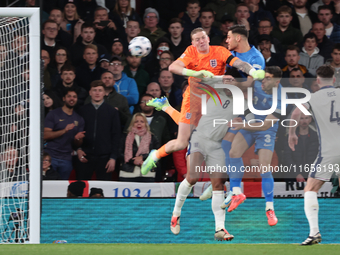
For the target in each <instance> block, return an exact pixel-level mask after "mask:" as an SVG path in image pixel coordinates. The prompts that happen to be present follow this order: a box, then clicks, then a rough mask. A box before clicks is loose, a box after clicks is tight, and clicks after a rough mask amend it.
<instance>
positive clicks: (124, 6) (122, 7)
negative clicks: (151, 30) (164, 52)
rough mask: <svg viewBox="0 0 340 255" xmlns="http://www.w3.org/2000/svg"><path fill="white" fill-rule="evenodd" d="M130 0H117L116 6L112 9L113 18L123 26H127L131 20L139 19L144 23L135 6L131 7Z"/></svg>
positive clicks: (140, 22)
mask: <svg viewBox="0 0 340 255" xmlns="http://www.w3.org/2000/svg"><path fill="white" fill-rule="evenodd" d="M130 2H131V1H130V0H117V1H116V6H115V8H114V9H113V11H112V14H111V15H112V16H111V17H112V20H113V21H114V22H115V23H116V24H117V25H118V26H119V27H121V28H123V29H125V28H126V27H127V22H128V21H129V20H135V21H138V23H139V24H142V20H141V18H140V17H139V15H138V13H137V12H136V11H135V9H134V8H132V7H131V3H130Z"/></svg>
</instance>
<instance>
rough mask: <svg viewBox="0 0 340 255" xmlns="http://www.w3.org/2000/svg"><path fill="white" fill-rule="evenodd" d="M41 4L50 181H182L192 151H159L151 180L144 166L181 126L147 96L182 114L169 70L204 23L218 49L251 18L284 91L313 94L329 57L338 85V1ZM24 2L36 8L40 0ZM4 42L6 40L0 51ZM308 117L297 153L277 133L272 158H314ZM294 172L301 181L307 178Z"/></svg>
mask: <svg viewBox="0 0 340 255" xmlns="http://www.w3.org/2000/svg"><path fill="white" fill-rule="evenodd" d="M43 4H44V5H43V8H42V12H43V13H42V15H41V17H42V25H41V58H42V60H43V62H44V95H43V100H44V105H45V119H44V140H45V153H44V157H43V176H44V179H46V180H51V179H52V180H53V179H63V180H68V179H79V180H91V179H93V180H120V181H148V182H150V181H151V182H154V181H182V180H183V178H184V177H185V174H186V163H185V150H184V151H180V152H176V153H173V154H172V155H170V156H168V157H166V158H164V159H162V160H161V161H160V162H159V164H158V166H157V168H155V170H154V172H150V173H149V174H148V175H147V176H142V175H141V172H140V166H141V164H142V163H143V160H145V159H146V157H147V155H148V153H149V152H150V150H151V149H158V148H159V147H160V145H162V144H165V143H166V142H168V141H169V140H170V139H174V138H175V137H176V134H177V125H176V124H175V123H174V122H173V121H172V120H171V118H170V117H169V116H168V115H167V114H165V113H164V112H159V111H156V110H155V109H154V108H153V107H149V106H147V105H146V102H147V101H148V100H150V99H151V98H153V97H161V96H166V97H167V98H168V99H169V102H170V104H171V105H172V106H174V107H176V108H177V109H178V110H180V105H181V101H182V93H183V92H184V89H185V88H186V85H187V80H186V79H184V77H182V76H178V75H174V74H172V73H171V72H169V70H168V67H169V65H170V64H171V63H172V62H173V61H174V60H176V59H177V58H178V57H180V56H181V54H182V53H183V52H184V50H185V49H186V47H188V46H189V45H191V40H190V32H191V31H192V30H193V29H194V28H197V27H202V28H203V29H204V30H205V31H206V33H207V34H208V36H209V38H210V44H211V45H221V46H223V47H228V45H227V43H226V38H227V33H228V29H229V27H231V26H232V25H235V24H241V25H244V26H245V27H246V28H247V30H248V31H249V38H248V39H249V43H250V44H251V45H254V46H255V47H256V48H257V49H258V50H259V51H260V52H261V53H262V55H263V57H264V59H265V61H266V65H267V66H274V65H275V66H279V67H280V68H282V71H283V77H284V78H285V79H283V80H282V82H281V84H282V86H284V87H299V88H305V89H308V90H309V91H311V92H312V93H314V92H315V91H317V90H318V86H317V85H316V82H315V75H316V73H315V71H316V69H317V68H318V67H319V66H321V65H323V64H324V63H328V64H330V65H331V66H332V67H334V69H335V73H336V75H335V76H336V83H335V84H334V86H335V87H340V0H317V1H316V0H310V1H307V0H282V1H280V0H270V1H269V0H267V1H264V0H243V1H242V0H210V1H207V0H201V1H199V0H187V1H176V0H161V1H160V0H134V1H133V0H45V1H43ZM19 5H21V6H27V7H31V6H35V1H34V0H33V1H32V0H26V1H19ZM132 6H134V8H133V7H132ZM136 36H145V37H147V38H149V40H150V41H151V43H152V52H151V53H150V54H149V55H148V56H147V57H145V58H142V59H141V58H137V57H134V56H131V54H129V51H128V44H129V42H130V41H131V40H132V39H133V38H134V37H136ZM19 39H20V38H18V40H19ZM4 47H5V45H0V50H3V48H4ZM31 47H32V46H31ZM1 53H2V51H1V52H0V60H2V59H3V58H4V56H3V55H2V54H1ZM1 62H2V61H0V64H2V63H1ZM288 96H289V98H300V97H301V94H300V93H291V94H289V95H288ZM290 110H291V108H290V109H289V108H288V112H289V111H290ZM312 123H313V120H312V118H311V117H309V116H305V117H304V118H302V120H301V121H300V123H299V128H298V129H297V133H298V135H299V137H300V139H299V144H298V145H297V147H296V151H295V152H293V151H291V150H290V148H289V146H288V144H287V136H286V130H285V129H284V128H282V127H281V128H280V129H279V131H278V135H277V136H278V137H277V142H276V148H275V149H276V155H275V156H274V158H273V162H272V163H273V164H274V165H280V164H283V165H287V164H288V165H290V164H297V165H303V164H311V163H313V161H314V159H315V157H316V155H317V152H318V138H317V135H316V132H315V129H314V128H313V125H312ZM11 149H12V148H9V152H10V151H11ZM251 150H252V148H250V149H249V153H246V154H245V155H244V162H245V164H246V165H247V164H248V165H254V166H255V165H257V164H258V158H257V155H255V154H254V153H251ZM9 154H10V153H9ZM12 154H13V153H12ZM12 154H11V155H12ZM14 156H15V155H14ZM205 177H206V176H202V180H204V178H205ZM257 177H259V176H250V175H248V176H247V175H245V178H250V179H254V178H255V179H256V178H257ZM274 177H275V174H274ZM293 178H294V180H295V179H296V180H298V181H304V180H306V178H307V176H306V175H303V174H296V175H295V176H293Z"/></svg>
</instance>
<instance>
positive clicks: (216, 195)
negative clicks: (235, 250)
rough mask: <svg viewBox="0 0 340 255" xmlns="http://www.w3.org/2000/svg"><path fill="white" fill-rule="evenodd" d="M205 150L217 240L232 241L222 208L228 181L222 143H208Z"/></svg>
mask: <svg viewBox="0 0 340 255" xmlns="http://www.w3.org/2000/svg"><path fill="white" fill-rule="evenodd" d="M204 149H205V150H206V155H207V156H206V159H205V162H206V165H207V167H209V168H210V170H211V173H210V180H211V185H212V189H213V191H212V199H211V209H212V211H213V213H214V217H215V235H214V237H215V239H216V240H219V241H223V240H224V241H230V240H232V239H233V238H234V236H233V235H230V234H229V233H228V231H227V230H226V229H225V210H224V209H222V208H221V203H223V201H224V183H225V182H226V180H227V171H226V167H225V164H224V162H225V161H224V156H225V155H224V152H223V149H222V147H221V142H216V141H207V142H206V143H205V146H204Z"/></svg>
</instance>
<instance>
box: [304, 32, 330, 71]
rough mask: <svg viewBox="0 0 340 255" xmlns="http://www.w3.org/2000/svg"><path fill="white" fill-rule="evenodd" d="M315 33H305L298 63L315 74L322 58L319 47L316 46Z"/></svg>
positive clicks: (322, 60)
mask: <svg viewBox="0 0 340 255" xmlns="http://www.w3.org/2000/svg"><path fill="white" fill-rule="evenodd" d="M316 41H317V38H316V35H315V34H313V33H307V34H306V35H305V36H304V38H303V47H302V52H300V54H299V55H300V60H299V64H300V65H304V66H305V67H307V69H308V72H309V73H311V74H312V75H313V76H316V69H318V68H319V67H320V66H322V65H323V63H324V62H325V61H324V58H323V57H322V56H321V55H319V54H318V53H319V51H320V50H319V48H318V47H316V45H317V44H316Z"/></svg>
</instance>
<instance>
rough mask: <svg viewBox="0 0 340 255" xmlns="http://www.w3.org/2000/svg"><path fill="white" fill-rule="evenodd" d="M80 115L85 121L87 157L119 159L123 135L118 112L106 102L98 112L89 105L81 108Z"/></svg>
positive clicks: (84, 149) (84, 142)
mask: <svg viewBox="0 0 340 255" xmlns="http://www.w3.org/2000/svg"><path fill="white" fill-rule="evenodd" d="M79 115H80V116H82V117H83V118H84V120H85V128H84V131H86V135H85V137H84V139H83V145H82V150H83V151H84V152H85V153H86V154H87V155H91V156H107V155H110V158H112V159H117V157H118V151H119V142H120V135H121V131H120V130H121V129H120V121H119V115H118V111H117V110H116V109H115V108H113V107H112V106H110V105H109V104H107V103H105V102H104V103H102V105H100V107H99V108H98V109H97V110H96V109H95V108H94V106H93V104H92V103H89V104H86V105H84V106H83V107H82V108H80V110H79Z"/></svg>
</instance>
